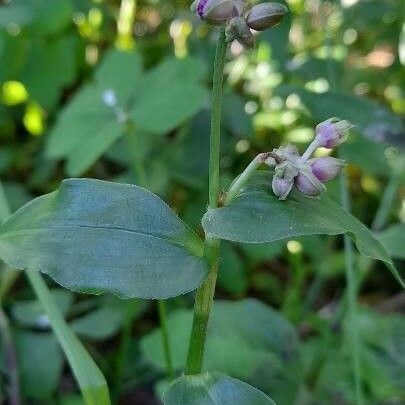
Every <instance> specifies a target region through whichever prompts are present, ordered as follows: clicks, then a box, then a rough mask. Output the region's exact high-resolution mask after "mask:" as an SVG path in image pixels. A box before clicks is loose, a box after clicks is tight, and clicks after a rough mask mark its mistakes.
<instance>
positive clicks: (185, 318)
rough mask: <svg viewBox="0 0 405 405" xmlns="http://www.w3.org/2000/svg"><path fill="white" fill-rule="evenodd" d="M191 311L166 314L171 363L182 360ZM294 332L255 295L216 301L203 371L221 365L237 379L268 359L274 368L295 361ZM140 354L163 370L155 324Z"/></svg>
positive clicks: (162, 356) (177, 366)
mask: <svg viewBox="0 0 405 405" xmlns="http://www.w3.org/2000/svg"><path fill="white" fill-rule="evenodd" d="M192 317H193V314H192V311H191V310H183V309H182V310H177V311H173V312H172V313H170V314H169V316H168V329H169V330H170V331H171V332H170V352H171V354H172V360H173V366H174V368H175V369H181V368H182V367H183V366H184V364H185V361H186V357H187V347H188V344H187V343H188V339H189V336H190V331H191V324H192ZM297 340H298V339H297V335H296V332H295V329H294V327H293V326H292V325H291V324H290V323H289V322H288V321H287V320H286V319H285V318H284V317H283V316H282V315H281V314H280V313H279V312H277V311H275V310H273V309H272V308H270V307H268V306H266V305H265V304H263V303H261V302H260V301H257V300H254V299H244V300H241V301H238V302H231V301H216V302H215V305H214V308H213V311H212V315H211V317H210V323H209V325H208V336H207V344H206V346H207V347H206V353H205V357H204V370H207V369H220V370H222V371H224V372H226V373H227V374H230V375H233V376H235V377H238V378H249V377H251V376H252V374H253V373H254V372H255V370H257V369H258V368H259V367H260V366H261V365H262V364H264V363H265V362H266V360H268V359H272V365H273V368H276V366H277V364H278V363H280V364H281V363H282V364H283V367H286V366H287V365H291V364H292V362H293V361H294V362H296V360H297V359H296V357H295V353H296V350H297ZM141 348H142V352H143V354H144V355H145V357H146V358H147V359H148V360H149V361H150V362H151V363H152V364H153V365H154V366H155V367H157V368H158V369H160V370H164V369H165V357H164V352H163V349H162V345H161V333H160V330H159V329H156V330H154V331H153V332H152V333H150V334H148V335H146V336H145V337H143V338H142V340H141Z"/></svg>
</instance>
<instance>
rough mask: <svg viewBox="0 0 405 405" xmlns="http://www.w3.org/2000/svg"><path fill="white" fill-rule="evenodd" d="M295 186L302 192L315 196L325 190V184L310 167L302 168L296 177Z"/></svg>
mask: <svg viewBox="0 0 405 405" xmlns="http://www.w3.org/2000/svg"><path fill="white" fill-rule="evenodd" d="M295 186H296V187H297V189H298V190H299V191H301V193H303V194H305V195H309V196H311V197H315V196H318V195H320V194H321V193H322V192H323V191H325V186H324V185H323V184H322V183H321V182H320V181H319V180H318V178H317V177H316V176H315V175H314V174H313V173H312V172H311V171H310V170H308V169H303V170H301V171H300V172H299V173H298V175H297V176H296V177H295Z"/></svg>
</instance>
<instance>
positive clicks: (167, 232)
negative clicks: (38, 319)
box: [0, 179, 206, 298]
mask: <svg viewBox="0 0 405 405" xmlns="http://www.w3.org/2000/svg"><path fill="white" fill-rule="evenodd" d="M0 257H1V258H2V259H3V260H4V261H5V262H7V263H8V264H10V265H11V266H12V267H15V268H17V269H30V270H40V271H42V272H44V273H47V274H49V275H50V276H51V277H52V278H53V279H55V281H57V282H58V283H60V284H61V285H63V286H65V287H67V288H70V289H72V290H76V291H81V292H91V293H96V294H97V293H102V292H110V293H115V294H117V295H119V296H122V297H140V298H167V297H171V296H174V295H179V294H182V293H185V292H188V291H191V290H193V289H195V288H197V287H198V286H199V284H200V283H201V282H202V280H203V279H204V278H205V275H206V265H205V262H204V260H203V259H202V242H201V241H200V239H199V238H198V237H197V236H196V235H195V234H194V233H193V232H192V231H191V230H190V229H189V228H188V227H187V226H186V225H185V224H184V223H183V222H182V221H181V220H180V219H179V218H178V217H177V216H176V215H175V214H174V213H173V212H172V211H171V210H170V208H169V207H168V206H167V205H166V204H165V203H164V202H163V201H162V200H161V199H160V198H158V197H157V196H156V195H154V194H152V193H150V192H149V191H147V190H145V189H143V188H140V187H137V186H132V185H127V184H117V183H109V182H105V181H100V180H90V179H70V180H65V181H64V182H63V183H62V185H61V187H60V189H59V190H58V191H55V192H53V193H50V194H47V195H44V196H42V197H39V198H37V199H35V200H33V201H31V202H30V203H28V204H26V205H25V206H24V207H23V208H21V209H20V210H18V211H17V212H16V213H15V214H14V215H12V216H11V217H10V218H9V219H8V220H7V221H6V222H5V223H4V224H3V225H2V226H1V228H0Z"/></svg>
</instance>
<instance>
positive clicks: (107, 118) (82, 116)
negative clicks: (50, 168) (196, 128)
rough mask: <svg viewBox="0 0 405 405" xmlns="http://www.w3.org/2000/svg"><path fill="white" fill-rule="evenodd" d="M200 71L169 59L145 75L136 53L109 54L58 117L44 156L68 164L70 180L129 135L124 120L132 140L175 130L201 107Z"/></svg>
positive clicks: (186, 61) (193, 65)
mask: <svg viewBox="0 0 405 405" xmlns="http://www.w3.org/2000/svg"><path fill="white" fill-rule="evenodd" d="M50 65H51V64H50ZM200 65H201V64H200V63H198V62H197V61H195V60H194V59H190V58H189V59H184V60H178V59H168V60H167V61H165V62H163V63H161V64H160V65H158V66H157V67H156V68H155V69H153V70H151V71H150V72H148V73H143V72H142V63H141V59H140V57H139V55H138V54H137V53H123V52H118V51H110V52H107V54H106V55H105V56H104V58H103V60H102V62H101V64H100V66H99V67H98V69H97V71H96V73H95V76H94V80H93V83H91V84H88V85H87V86H85V87H84V88H83V89H81V90H80V91H79V92H78V93H77V94H76V95H75V97H73V98H72V100H71V101H70V103H69V104H68V105H67V107H66V108H65V109H64V110H63V111H62V113H61V114H60V116H59V118H58V120H57V123H56V125H55V127H54V128H53V130H52V132H51V134H50V137H49V140H48V144H47V150H46V153H47V155H48V156H49V157H51V158H66V159H67V161H68V162H67V171H68V174H69V175H70V176H79V175H81V174H82V173H84V172H85V171H86V170H87V169H89V168H90V167H91V166H92V165H93V164H94V163H95V162H96V161H97V159H99V158H100V157H101V156H102V155H103V154H104V153H105V152H106V151H107V150H108V149H109V148H110V147H111V146H112V145H113V144H114V143H115V142H116V141H117V140H118V139H119V138H121V137H122V136H123V135H124V134H125V133H127V132H128V121H127V119H128V118H129V119H130V121H133V122H131V125H132V124H133V126H134V128H135V130H136V133H135V136H142V135H143V133H142V131H145V130H146V131H148V132H156V133H158V134H161V133H165V132H167V131H169V130H172V129H174V128H175V127H176V126H178V125H180V124H181V123H183V121H185V120H186V119H187V118H189V117H190V116H192V115H193V114H195V113H196V112H197V111H198V110H199V109H201V107H202V105H203V103H204V101H205V95H206V92H205V89H204V87H203V86H202V85H201V84H200V83H199V82H200V78H201V75H202V70H201V66H200ZM179 77H181V80H178V79H179Z"/></svg>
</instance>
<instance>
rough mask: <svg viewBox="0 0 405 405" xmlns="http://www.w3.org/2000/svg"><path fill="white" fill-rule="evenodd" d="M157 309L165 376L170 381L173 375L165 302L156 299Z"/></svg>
mask: <svg viewBox="0 0 405 405" xmlns="http://www.w3.org/2000/svg"><path fill="white" fill-rule="evenodd" d="M158 310H159V321H160V331H161V333H162V344H163V352H164V355H165V363H166V375H167V378H168V379H169V380H170V381H171V380H173V376H174V373H173V362H172V356H171V352H170V340H169V332H168V328H167V315H166V303H165V302H164V301H163V300H158Z"/></svg>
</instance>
